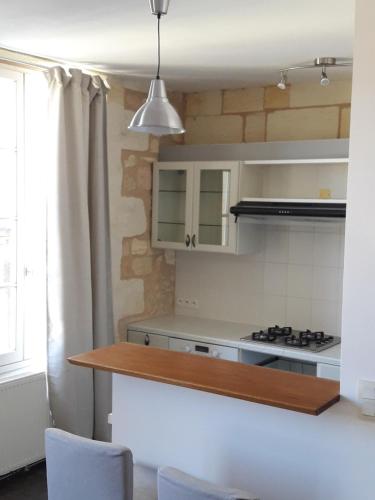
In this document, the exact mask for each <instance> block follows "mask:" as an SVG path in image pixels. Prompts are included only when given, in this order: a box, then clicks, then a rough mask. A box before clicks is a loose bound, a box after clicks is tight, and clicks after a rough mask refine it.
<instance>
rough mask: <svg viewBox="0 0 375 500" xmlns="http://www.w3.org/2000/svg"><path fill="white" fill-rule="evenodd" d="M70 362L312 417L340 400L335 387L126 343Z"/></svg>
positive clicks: (335, 384)
mask: <svg viewBox="0 0 375 500" xmlns="http://www.w3.org/2000/svg"><path fill="white" fill-rule="evenodd" d="M69 362H70V363H72V364H74V365H79V366H84V367H88V368H95V369H98V370H104V371H109V372H112V373H117V374H121V375H128V376H130V377H136V378H141V379H146V380H152V381H155V382H161V383H164V384H170V385H175V386H180V387H187V388H190V389H195V390H199V391H205V392H209V393H214V394H219V395H222V396H227V397H231V398H237V399H242V400H245V401H250V402H253V403H259V404H262V405H269V406H275V407H278V408H283V409H286V410H292V411H296V412H300V413H306V414H309V415H319V414H321V413H322V412H324V411H325V410H326V409H327V408H329V407H331V406H332V405H334V404H335V403H337V402H338V401H339V399H340V393H339V389H340V385H339V383H338V382H335V381H331V380H326V379H321V378H317V377H311V376H306V375H299V374H294V373H289V372H283V371H280V370H273V369H270V368H263V367H259V366H253V365H245V364H242V363H237V362H232V361H223V360H219V359H213V358H205V357H203V356H197V355H191V354H184V353H177V352H173V351H168V350H163V349H155V348H152V347H145V346H139V345H135V344H128V343H120V344H115V345H112V346H110V347H104V348H100V349H96V350H94V351H91V352H87V353H84V354H79V355H77V356H72V357H70V358H69Z"/></svg>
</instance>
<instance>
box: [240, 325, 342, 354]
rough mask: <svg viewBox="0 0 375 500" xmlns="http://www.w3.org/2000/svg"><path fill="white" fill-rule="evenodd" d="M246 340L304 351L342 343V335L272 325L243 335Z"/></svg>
mask: <svg viewBox="0 0 375 500" xmlns="http://www.w3.org/2000/svg"><path fill="white" fill-rule="evenodd" d="M241 340H244V341H246V342H263V343H266V344H273V345H277V346H285V347H293V348H295V349H302V350H304V351H311V352H320V351H324V349H328V348H329V347H332V346H334V345H337V344H340V342H341V339H340V337H335V336H334V335H326V334H325V333H324V332H312V331H311V330H293V329H292V328H291V327H290V326H282V327H281V326H279V325H276V326H272V327H270V328H267V329H265V330H259V331H258V332H253V333H252V334H251V335H248V336H246V337H243V338H242V339H241Z"/></svg>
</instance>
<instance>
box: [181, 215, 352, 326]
mask: <svg viewBox="0 0 375 500" xmlns="http://www.w3.org/2000/svg"><path fill="white" fill-rule="evenodd" d="M244 226H245V230H246V229H247V228H248V224H245V225H244ZM343 230H344V225H340V226H335V227H334V228H331V229H328V230H327V229H326V228H324V227H322V226H320V227H317V228H314V227H313V226H310V227H309V226H293V227H291V228H289V227H287V226H286V227H285V226H277V227H276V226H269V227H267V228H266V230H265V235H264V242H263V243H262V245H261V247H260V248H261V249H260V251H259V252H258V253H257V254H256V255H247V256H233V255H220V254H212V253H210V254H205V253H196V252H177V261H176V297H184V298H196V299H198V302H199V309H188V308H184V307H181V306H176V312H177V313H180V314H189V315H194V316H200V317H206V318H212V319H222V320H227V321H234V322H239V323H249V324H252V325H263V326H270V325H272V324H282V325H286V324H288V325H291V326H293V327H294V328H300V329H305V328H310V329H314V330H324V331H326V332H327V333H329V334H331V335H340V330H341V306H342V272H343V255H344V234H343Z"/></svg>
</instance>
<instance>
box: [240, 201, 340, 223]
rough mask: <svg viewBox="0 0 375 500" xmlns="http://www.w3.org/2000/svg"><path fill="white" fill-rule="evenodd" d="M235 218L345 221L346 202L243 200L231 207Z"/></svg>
mask: <svg viewBox="0 0 375 500" xmlns="http://www.w3.org/2000/svg"><path fill="white" fill-rule="evenodd" d="M230 212H231V214H233V215H234V216H235V217H236V221H237V219H238V217H243V216H245V217H251V218H255V219H275V222H276V220H277V219H289V220H290V219H292V220H306V221H311V222H314V221H319V222H324V221H326V222H329V221H336V222H337V221H339V220H345V216H346V200H323V199H322V200H320V199H285V198H244V199H243V200H241V201H240V202H239V203H238V204H237V205H235V206H233V207H231V209H230Z"/></svg>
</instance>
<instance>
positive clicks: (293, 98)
mask: <svg viewBox="0 0 375 500" xmlns="http://www.w3.org/2000/svg"><path fill="white" fill-rule="evenodd" d="M185 100H186V108H185V116H186V120H185V126H186V134H185V144H226V143H239V142H263V141H292V140H304V139H335V138H340V137H343V138H344V137H348V136H349V122H350V100H351V81H349V80H346V81H337V82H331V84H330V85H329V87H322V86H321V85H320V84H319V83H313V84H296V85H290V86H288V88H287V89H286V90H285V91H282V90H279V89H278V88H277V87H275V86H270V87H257V88H256V87H252V88H245V89H235V90H214V91H209V92H195V93H192V94H187V95H186V96H185Z"/></svg>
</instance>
